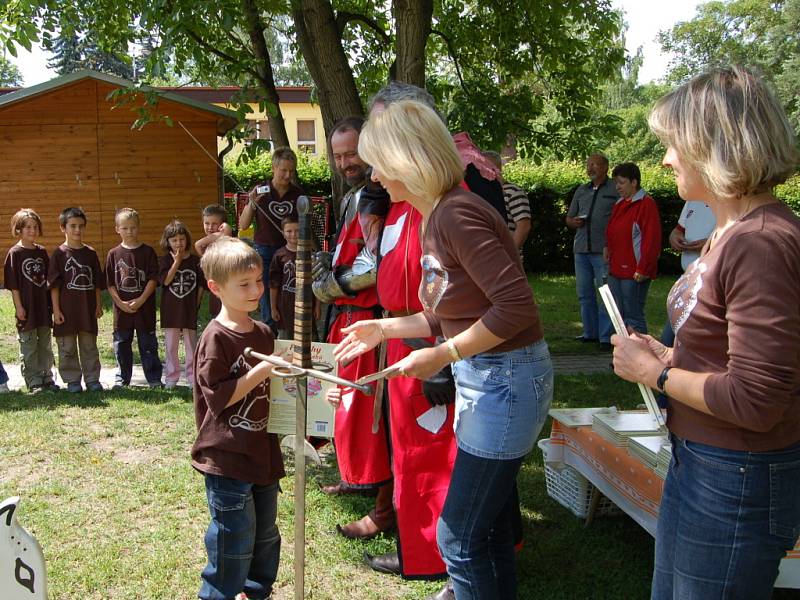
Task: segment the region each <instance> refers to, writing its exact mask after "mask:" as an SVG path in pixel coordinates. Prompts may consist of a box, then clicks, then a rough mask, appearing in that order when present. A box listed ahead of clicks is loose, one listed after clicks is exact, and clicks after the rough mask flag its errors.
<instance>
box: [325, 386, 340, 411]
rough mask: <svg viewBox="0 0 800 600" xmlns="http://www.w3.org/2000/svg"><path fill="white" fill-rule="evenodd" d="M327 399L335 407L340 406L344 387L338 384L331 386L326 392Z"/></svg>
mask: <svg viewBox="0 0 800 600" xmlns="http://www.w3.org/2000/svg"><path fill="white" fill-rule="evenodd" d="M325 400H327V401H328V403H329V404H330V405H331V406H333V407H334V408H339V405H340V404H341V403H342V388H340V387H337V386H334V387H331V388H329V389H328V391H327V392H325Z"/></svg>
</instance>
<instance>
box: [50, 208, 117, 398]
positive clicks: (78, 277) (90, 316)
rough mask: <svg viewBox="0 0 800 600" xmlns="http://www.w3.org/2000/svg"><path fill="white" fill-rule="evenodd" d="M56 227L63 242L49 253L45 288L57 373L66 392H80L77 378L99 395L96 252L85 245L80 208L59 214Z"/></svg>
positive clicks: (98, 273)
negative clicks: (65, 386)
mask: <svg viewBox="0 0 800 600" xmlns="http://www.w3.org/2000/svg"><path fill="white" fill-rule="evenodd" d="M58 223H59V225H60V226H61V231H62V233H63V234H64V243H63V244H61V245H60V246H59V247H58V248H56V249H55V250H54V251H53V256H52V257H51V258H50V269H49V271H48V275H47V283H48V284H49V286H50V298H51V299H52V301H53V321H54V323H55V324H54V325H53V335H54V336H55V338H56V346H58V372H59V373H60V374H61V379H63V380H64V383H66V384H67V391H68V392H73V393H75V392H82V391H83V386H82V385H81V376H83V380H84V382H85V383H86V389H87V390H89V391H90V392H102V391H103V384H102V383H100V355H99V354H98V352H97V319H99V318H100V317H101V316H102V315H103V305H102V303H101V302H100V290H101V289H102V288H104V287H105V280H104V279H103V272H102V271H101V270H100V260H99V259H98V258H97V252H95V251H94V248H92V247H91V246H87V245H86V244H84V243H83V232H84V230H85V229H86V214H85V213H84V212H83V210H82V209H80V208H75V207H70V208H65V209H64V210H63V211H61V214H60V215H59V216H58Z"/></svg>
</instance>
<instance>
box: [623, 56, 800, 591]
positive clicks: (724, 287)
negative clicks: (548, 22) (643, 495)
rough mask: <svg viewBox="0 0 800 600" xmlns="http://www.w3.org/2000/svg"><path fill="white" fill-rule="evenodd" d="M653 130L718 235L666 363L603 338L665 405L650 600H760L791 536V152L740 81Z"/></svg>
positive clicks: (783, 123)
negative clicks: (666, 444) (779, 195)
mask: <svg viewBox="0 0 800 600" xmlns="http://www.w3.org/2000/svg"><path fill="white" fill-rule="evenodd" d="M650 125H651V127H652V129H653V131H654V132H655V133H656V135H658V136H659V137H660V138H661V140H662V142H663V143H664V145H665V146H667V153H666V156H665V157H664V161H663V162H664V165H665V166H669V167H671V168H672V169H673V170H674V171H675V175H676V179H677V184H678V192H679V193H680V195H681V197H682V198H684V199H690V198H691V199H695V200H703V201H704V202H705V203H706V204H708V205H709V206H710V207H711V209H712V210H713V211H714V215H715V217H716V221H717V227H716V230H715V231H714V232H713V233H712V234H711V237H710V238H709V241H708V243H707V244H706V246H705V248H704V249H703V252H702V254H701V256H700V258H699V259H698V260H697V261H696V262H694V263H693V264H692V265H691V266H690V267H689V269H688V270H687V271H686V273H685V274H684V275H683V277H681V278H680V279H679V280H678V281H677V282H676V284H675V286H674V287H673V288H672V291H671V292H670V294H669V298H668V301H667V309H668V313H669V318H670V321H671V323H672V327H673V329H674V331H675V333H676V340H675V346H674V349H673V348H666V347H664V346H663V345H661V344H660V343H659V342H657V341H656V340H654V339H653V338H652V337H650V336H645V335H638V334H637V335H635V336H633V337H631V338H628V339H622V338H620V337H618V336H615V337H613V338H612V340H611V341H612V343H613V344H614V345H615V346H616V348H615V350H614V369H615V371H616V372H617V373H618V374H619V375H620V376H621V377H623V378H624V379H627V380H629V381H636V382H641V383H644V384H647V385H649V386H650V387H653V388H657V389H659V390H660V391H662V392H664V393H666V394H667V395H668V397H669V406H668V408H667V417H668V418H667V426H668V427H669V430H670V434H671V440H672V464H671V465H670V469H669V472H668V475H667V479H666V481H665V483H664V493H663V497H662V500H661V507H660V511H659V520H658V530H657V534H656V558H655V571H654V575H653V590H652V597H653V598H654V599H662V598H664V599H666V598H673V597H678V596H680V597H681V598H683V597H686V598H747V599H748V600H750V599H759V598H765V599H766V598H769V597H770V596H771V594H772V588H773V585H774V582H775V579H776V577H777V575H778V565H779V563H780V560H781V559H782V558H783V556H784V555H785V553H786V551H787V550H789V549H791V548H792V547H794V545H795V542H796V541H797V538H798V536H800V219H798V218H797V217H796V216H795V215H794V214H793V213H792V212H791V210H790V209H789V208H788V207H786V206H785V205H783V204H782V203H780V202H779V201H778V200H777V199H776V198H775V196H774V195H773V194H772V188H773V187H774V186H775V185H777V184H779V183H782V182H783V181H785V180H786V178H787V177H788V176H790V175H791V174H792V173H793V172H794V171H795V169H796V167H797V164H798V153H797V149H796V143H795V140H794V135H793V133H792V129H791V126H790V125H789V123H788V122H787V120H786V116H785V114H784V112H783V109H782V108H781V105H780V104H779V103H778V102H777V100H776V99H775V97H774V95H773V93H772V92H771V91H770V90H769V89H768V87H767V86H766V84H765V83H764V82H763V81H762V80H760V79H759V78H757V77H755V76H753V74H751V73H750V72H748V71H747V70H745V69H742V68H726V69H716V70H714V71H711V72H709V73H707V74H704V75H700V76H698V77H696V78H694V79H692V80H691V81H689V82H688V83H686V84H685V85H683V86H681V87H680V88H678V89H677V90H675V91H673V92H671V93H670V94H668V95H667V96H665V97H664V98H662V99H661V100H660V101H659V102H658V104H657V105H656V107H655V109H654V110H653V113H652V115H651V116H650Z"/></svg>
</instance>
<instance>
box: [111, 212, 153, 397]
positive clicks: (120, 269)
mask: <svg viewBox="0 0 800 600" xmlns="http://www.w3.org/2000/svg"><path fill="white" fill-rule="evenodd" d="M114 225H115V229H116V232H117V234H119V236H120V238H121V240H122V243H121V244H120V245H119V246H116V247H114V248H112V249H111V250H109V252H108V255H107V256H106V285H107V286H108V293H109V294H110V295H111V299H112V300H113V301H114V355H115V356H116V358H117V367H118V370H117V374H116V377H115V382H114V387H115V388H120V387H125V386H128V385H130V383H131V375H132V373H133V352H132V351H131V344H132V342H133V334H134V332H135V333H136V338H137V340H138V342H139V355H140V357H141V359H142V369H143V370H144V376H145V378H146V379H147V383H148V384H149V385H150V387H161V385H162V384H161V359H159V358H158V339H157V338H156V298H155V296H154V295H153V292H155V290H156V287H157V286H158V257H157V256H156V251H155V250H153V249H152V248H151V247H150V246H148V245H147V244H143V243H142V242H140V241H139V213H137V212H136V211H135V210H134V209H132V208H121V209H119V210H118V211H117V214H116V215H115V216H114Z"/></svg>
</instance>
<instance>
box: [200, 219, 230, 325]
mask: <svg viewBox="0 0 800 600" xmlns="http://www.w3.org/2000/svg"><path fill="white" fill-rule="evenodd" d="M227 218H228V213H227V212H226V210H225V207H224V206H222V205H221V204H209V205H208V206H206V207H205V208H204V209H203V233H205V236H204V237H201V238H200V239H199V240H197V241H196V242H195V243H194V249H195V250H197V254H199V255H200V256H203V254H205V251H206V248H208V247H209V246H210V245H211V244H213V243H214V242H216V241H217V240H218V239H219V238H220V237H222V236H223V235H233V229H231V226H230V225H228V223H227V221H226V219H227ZM221 307H222V304H220V301H219V298H217V297H216V296H215V295H214V294H209V295H208V316H209V318H211V319H213V318H214V317H216V316H217V313H219V309H220V308H221Z"/></svg>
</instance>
